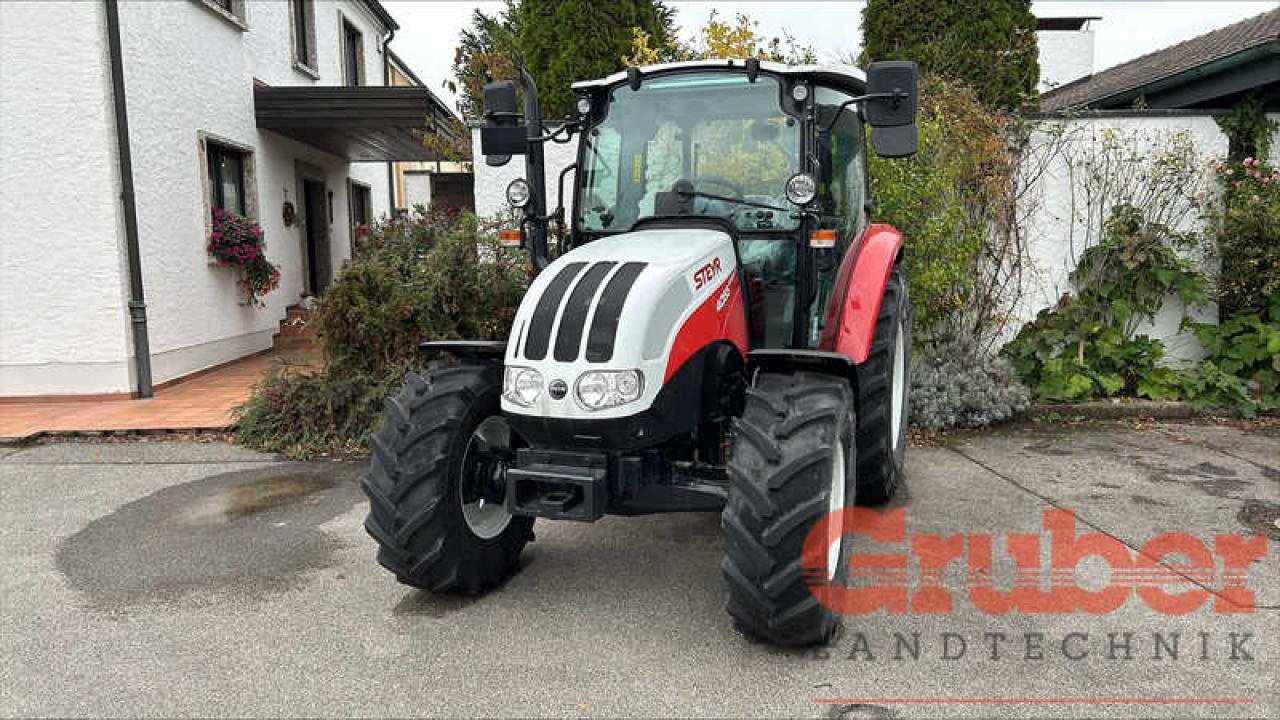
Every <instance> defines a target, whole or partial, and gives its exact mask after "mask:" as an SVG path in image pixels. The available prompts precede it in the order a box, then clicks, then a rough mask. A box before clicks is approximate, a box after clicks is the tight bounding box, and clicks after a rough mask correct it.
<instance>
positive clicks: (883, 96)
mask: <svg viewBox="0 0 1280 720" xmlns="http://www.w3.org/2000/svg"><path fill="white" fill-rule="evenodd" d="M909 97H911V95H910V94H909V93H908V92H907V91H906V90H902V89H900V88H894V89H893V91H892V92H878V93H867V94H866V95H859V96H858V97H855V98H849V99H848V100H845V101H844V102H842V103H840V107H838V108H836V114H835V115H834V116H832V118H831V122H829V123H827V124H826V125H824V126H822V127H819V128H818V132H820V133H823V134H826V133H829V132H831V128H833V127H835V126H836V122H838V121H839V120H840V116H841V115H842V114H844V111H845V110H846V109H848V107H849V106H850V105H852V104H854V103H859V102H862V101H864V100H892V101H893V106H894V107H895V108H896V107H898V105H899V104H900V103H901V102H902V101H903V100H906V99H907V98H909Z"/></svg>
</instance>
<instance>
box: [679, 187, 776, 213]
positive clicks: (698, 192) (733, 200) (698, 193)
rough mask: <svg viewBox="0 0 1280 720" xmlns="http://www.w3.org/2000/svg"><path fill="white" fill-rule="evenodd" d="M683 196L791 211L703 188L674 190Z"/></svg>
mask: <svg viewBox="0 0 1280 720" xmlns="http://www.w3.org/2000/svg"><path fill="white" fill-rule="evenodd" d="M673 192H675V193H676V194H677V195H680V196H682V197H700V198H705V199H707V200H723V201H724V202H731V203H735V204H738V205H746V206H747V207H753V208H760V209H761V210H776V211H778V212H791V211H790V210H788V209H787V208H781V207H778V206H776V205H768V204H766V203H758V202H754V201H752V200H747V199H745V198H735V197H729V196H728V195H716V194H713V193H707V192H702V191H701V190H683V189H682V190H675V191H673Z"/></svg>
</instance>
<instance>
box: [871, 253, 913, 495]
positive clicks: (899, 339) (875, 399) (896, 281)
mask: <svg viewBox="0 0 1280 720" xmlns="http://www.w3.org/2000/svg"><path fill="white" fill-rule="evenodd" d="M910 388H911V304H910V300H909V299H908V297H907V282H906V279H905V277H904V275H903V272H902V267H901V266H895V267H894V268H893V271H892V272H891V273H889V282H888V283H886V285H885V288H884V299H883V300H882V301H881V303H880V316H879V317H878V318H877V319H876V332H875V337H874V339H873V340H872V342H871V352H870V354H868V355H867V359H866V360H865V361H864V362H863V363H862V364H861V365H859V366H858V503H859V504H862V505H880V504H883V503H886V502H888V501H889V499H890V498H892V497H893V494H894V492H896V491H897V489H898V484H899V482H900V481H901V479H902V466H903V463H904V461H905V459H906V446H907V411H908V405H909V403H908V401H907V398H908V396H909V395H910ZM895 406H896V407H895Z"/></svg>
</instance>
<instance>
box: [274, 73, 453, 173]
mask: <svg viewBox="0 0 1280 720" xmlns="http://www.w3.org/2000/svg"><path fill="white" fill-rule="evenodd" d="M253 102H254V108H255V113H256V115H257V122H258V127H260V128H263V129H266V130H272V131H274V132H277V133H280V134H281V135H284V136H286V137H290V138H293V139H294V140H297V141H299V142H303V143H306V144H307V145H311V146H313V147H316V148H319V149H321V150H323V151H325V152H327V153H330V154H333V155H337V156H338V157H343V158H347V159H348V160H351V161H353V162H390V161H407V160H436V159H438V158H437V156H436V154H435V153H432V152H430V151H428V150H427V149H426V148H425V147H424V146H423V144H422V139H423V137H424V136H425V135H426V134H428V133H444V132H449V129H448V128H449V125H448V123H447V122H443V120H444V119H445V118H446V117H447V116H448V111H447V110H445V109H444V108H443V107H441V106H440V101H439V100H437V99H436V98H435V97H434V96H433V95H432V94H431V91H429V90H428V89H427V88H425V87H412V86H398V87H384V86H378V87H314V86H312V87H269V86H262V85H260V86H258V87H255V88H254V90H253Z"/></svg>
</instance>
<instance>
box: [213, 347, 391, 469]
mask: <svg viewBox="0 0 1280 720" xmlns="http://www.w3.org/2000/svg"><path fill="white" fill-rule="evenodd" d="M403 379H404V371H403V369H400V368H396V369H392V368H388V369H387V370H386V371H385V372H384V373H382V374H380V375H379V374H375V373H370V372H359V371H357V372H334V371H331V370H330V371H326V372H320V373H317V374H306V373H299V372H290V371H285V370H283V369H282V370H277V371H275V372H272V373H271V374H269V375H268V376H267V377H266V378H264V379H263V380H262V382H261V383H259V384H258V386H257V387H256V388H254V393H253V396H252V397H250V398H249V401H248V402H246V403H245V404H244V405H242V406H241V407H240V408H239V410H238V419H237V423H236V439H237V440H238V441H239V442H240V443H242V444H244V445H248V446H249V447H253V448H257V449H259V450H265V451H267V452H276V453H282V454H284V455H286V456H288V457H292V458H307V457H315V456H317V455H322V454H333V455H350V454H361V453H363V452H364V448H365V444H366V441H367V440H368V438H369V435H370V434H371V433H372V432H373V431H374V430H376V429H377V427H378V422H379V421H380V419H381V417H382V413H381V411H382V401H383V400H384V399H386V397H387V396H388V395H390V394H392V393H394V392H395V391H396V389H397V388H399V387H400V383H401V382H403Z"/></svg>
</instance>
